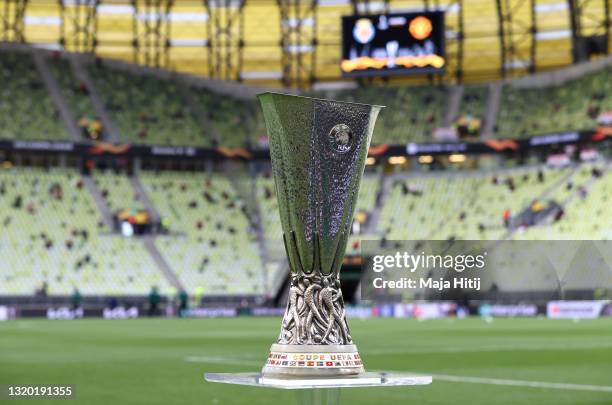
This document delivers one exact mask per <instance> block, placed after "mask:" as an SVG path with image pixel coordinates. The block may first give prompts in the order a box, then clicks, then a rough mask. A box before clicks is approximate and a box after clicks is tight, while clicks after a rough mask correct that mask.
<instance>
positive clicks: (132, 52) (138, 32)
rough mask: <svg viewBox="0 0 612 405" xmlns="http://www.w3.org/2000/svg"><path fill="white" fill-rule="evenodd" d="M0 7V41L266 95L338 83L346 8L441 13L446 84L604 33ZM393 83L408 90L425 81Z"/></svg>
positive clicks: (547, 62) (267, 1) (185, 9)
mask: <svg viewBox="0 0 612 405" xmlns="http://www.w3.org/2000/svg"><path fill="white" fill-rule="evenodd" d="M4 3H5V4H4V5H3V6H2V7H1V8H0V21H4V22H8V23H5V24H3V25H0V29H2V31H1V32H0V39H3V40H13V41H25V42H28V43H31V44H34V45H37V46H41V47H46V48H59V49H61V48H65V49H66V50H69V51H77V52H81V51H90V50H95V52H96V53H97V54H98V55H100V56H104V57H111V58H118V59H123V60H128V61H133V62H137V63H143V64H148V65H159V66H162V67H167V68H169V69H173V70H178V71H183V72H191V73H195V74H198V75H203V76H212V77H216V78H222V79H223V78H226V79H236V78H241V79H242V80H243V81H245V82H247V83H254V84H259V85H268V86H269V85H276V86H278V85H280V84H281V83H282V79H283V78H285V79H286V80H285V84H288V85H295V84H300V83H303V82H308V81H309V80H310V79H315V80H316V81H338V80H339V79H340V69H339V62H340V41H341V26H340V17H341V16H343V15H349V14H352V13H353V12H354V11H355V10H357V12H359V13H376V12H382V11H385V10H386V11H389V12H400V11H420V10H425V9H429V10H433V9H440V10H444V11H446V38H447V45H446V46H447V53H448V68H447V71H446V73H445V76H444V79H445V81H447V82H454V81H456V80H458V79H459V78H460V80H463V81H465V82H473V81H485V80H490V79H495V78H499V77H500V76H518V75H522V74H525V73H527V72H529V71H541V70H547V69H552V68H557V67H560V66H564V65H568V64H570V63H572V42H573V37H574V35H580V36H589V35H607V36H609V35H610V32H609V30H610V29H609V20H610V10H609V6H607V4H606V0H585V1H578V0H566V1H563V0H498V1H492V0H418V1H417V0H391V1H358V0H354V1H350V0H319V1H301V2H299V3H300V5H298V6H295V5H293V4H292V3H293V1H287V0H280V1H272V0H246V1H244V2H241V1H239V0H209V1H206V0H199V1H196V0H176V1H173V2H172V1H169V0H155V1H153V0H138V1H134V2H132V1H129V0H106V1H98V0H63V2H62V1H59V2H58V1H57V0H30V1H29V2H27V1H25V0H6V1H5V2H4ZM62 3H63V6H62ZM313 4H317V5H316V6H313ZM19 21H23V25H22V26H20V25H19ZM500 21H501V24H500ZM606 23H607V24H608V26H607V27H606ZM298 26H299V29H297V28H296V27H298ZM500 33H501V34H502V35H500ZM283 36H284V37H285V40H286V42H285V45H286V46H285V48H284V51H283V47H282V46H281V39H282V38H283ZM136 45H137V46H136ZM393 80H405V81H417V82H418V81H422V80H423V77H417V78H414V77H413V78H403V79H393Z"/></svg>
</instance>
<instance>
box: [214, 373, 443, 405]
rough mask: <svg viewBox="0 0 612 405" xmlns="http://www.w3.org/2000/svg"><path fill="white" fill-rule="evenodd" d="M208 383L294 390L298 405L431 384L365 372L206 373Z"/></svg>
mask: <svg viewBox="0 0 612 405" xmlns="http://www.w3.org/2000/svg"><path fill="white" fill-rule="evenodd" d="M204 379H205V380H206V381H209V382H216V383H224V384H237V385H249V386H253V387H267V388H276V389H286V390H297V391H296V394H297V403H298V404H299V405H339V404H340V389H341V388H356V387H396V386H402V385H427V384H431V381H432V378H431V376H422V375H413V374H401V373H395V372H366V373H361V374H357V375H354V376H341V377H317V378H313V377H276V376H274V377H271V376H264V375H262V374H261V373H206V374H204Z"/></svg>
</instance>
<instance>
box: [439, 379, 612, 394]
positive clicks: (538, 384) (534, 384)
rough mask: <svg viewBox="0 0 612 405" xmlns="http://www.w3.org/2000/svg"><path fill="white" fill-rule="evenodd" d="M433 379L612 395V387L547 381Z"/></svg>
mask: <svg viewBox="0 0 612 405" xmlns="http://www.w3.org/2000/svg"><path fill="white" fill-rule="evenodd" d="M433 379H434V382H435V381H436V380H441V381H449V382H460V383H471V384H489V385H509V386H513V387H530V388H547V389H555V390H573V391H595V392H610V393H612V387H611V386H605V385H588V384H566V383H554V382H545V381H524V380H507V379H503V378H483V377H465V376H455V375H442V374H434V375H433Z"/></svg>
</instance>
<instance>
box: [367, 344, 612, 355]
mask: <svg viewBox="0 0 612 405" xmlns="http://www.w3.org/2000/svg"><path fill="white" fill-rule="evenodd" d="M606 348H612V344H610V343H595V344H574V345H572V344H569V345H567V344H553V343H547V344H535V345H512V344H510V345H491V346H469V347H427V348H422V349H414V350H397V349H390V350H386V349H373V350H369V351H368V352H367V353H368V354H428V353H480V352H498V351H520V350H524V351H531V350H537V351H540V350H561V349H562V350H586V349H606Z"/></svg>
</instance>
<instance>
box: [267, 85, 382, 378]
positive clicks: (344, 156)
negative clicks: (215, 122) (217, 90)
mask: <svg viewBox="0 0 612 405" xmlns="http://www.w3.org/2000/svg"><path fill="white" fill-rule="evenodd" d="M258 98H259V101H260V103H261V106H262V109H263V113H264V118H265V122H266V127H267V131H268V135H269V139H270V140H269V143H270V155H271V159H272V172H273V175H274V182H275V187H276V195H277V198H278V205H279V211H280V218H281V224H282V229H283V241H284V245H285V250H286V253H287V258H288V262H289V267H290V272H291V273H290V283H291V285H290V288H289V298H288V301H287V309H286V311H285V315H284V317H283V321H282V324H281V331H280V334H279V337H278V340H277V342H276V343H274V344H272V347H271V348H270V353H269V355H268V359H267V362H266V364H265V366H264V368H263V370H262V374H263V375H264V376H266V375H278V376H340V375H353V374H359V373H363V372H364V367H363V364H362V362H361V357H360V356H359V352H358V350H357V346H356V345H355V344H354V343H353V339H352V337H351V334H350V330H349V327H348V324H347V322H346V311H345V308H344V300H343V297H342V290H341V288H340V279H339V276H340V274H339V273H340V268H341V266H342V261H343V259H344V253H345V250H346V244H347V240H348V237H349V234H350V229H351V225H352V221H353V214H354V210H355V202H356V200H357V196H358V194H359V185H360V182H361V177H362V176H363V171H364V167H365V160H366V158H367V154H368V148H369V145H370V140H371V138H372V132H373V129H374V123H375V121H376V118H377V116H378V113H379V112H380V110H381V109H382V108H383V107H382V106H377V105H368V104H358V103H347V102H339V101H332V100H324V99H316V98H309V97H301V96H292V95H285V94H279V93H263V94H260V95H258Z"/></svg>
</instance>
